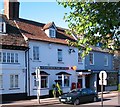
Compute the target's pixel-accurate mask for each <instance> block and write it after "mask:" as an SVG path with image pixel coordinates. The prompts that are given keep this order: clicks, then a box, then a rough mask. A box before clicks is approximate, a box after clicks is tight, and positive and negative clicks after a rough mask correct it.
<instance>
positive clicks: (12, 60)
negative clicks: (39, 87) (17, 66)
mask: <svg viewBox="0 0 120 107" xmlns="http://www.w3.org/2000/svg"><path fill="white" fill-rule="evenodd" d="M11 62H12V63H14V53H11Z"/></svg>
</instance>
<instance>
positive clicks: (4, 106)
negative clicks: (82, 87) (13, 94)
mask: <svg viewBox="0 0 120 107" xmlns="http://www.w3.org/2000/svg"><path fill="white" fill-rule="evenodd" d="M119 95H120V93H119ZM98 96H99V98H101V93H98ZM116 96H118V91H108V92H103V98H109V97H116ZM59 103H60V102H59V99H58V98H44V99H40V104H39V103H38V100H37V99H31V100H20V101H11V102H4V103H2V104H0V106H2V107H8V106H9V107H10V106H11V107H20V106H24V107H30V106H36V105H37V106H47V105H55V104H59Z"/></svg>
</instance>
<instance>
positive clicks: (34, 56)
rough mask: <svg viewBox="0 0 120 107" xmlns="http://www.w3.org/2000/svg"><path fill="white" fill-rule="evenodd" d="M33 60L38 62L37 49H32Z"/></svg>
mask: <svg viewBox="0 0 120 107" xmlns="http://www.w3.org/2000/svg"><path fill="white" fill-rule="evenodd" d="M33 59H34V60H39V47H35V46H34V47H33Z"/></svg>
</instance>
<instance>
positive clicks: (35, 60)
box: [33, 60, 42, 62]
mask: <svg viewBox="0 0 120 107" xmlns="http://www.w3.org/2000/svg"><path fill="white" fill-rule="evenodd" d="M33 62H42V61H40V60H33Z"/></svg>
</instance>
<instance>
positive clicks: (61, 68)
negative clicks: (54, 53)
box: [39, 66, 69, 70]
mask: <svg viewBox="0 0 120 107" xmlns="http://www.w3.org/2000/svg"><path fill="white" fill-rule="evenodd" d="M39 68H40V69H49V70H69V67H56V66H40V67H39Z"/></svg>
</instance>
